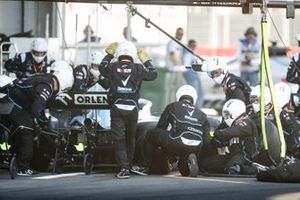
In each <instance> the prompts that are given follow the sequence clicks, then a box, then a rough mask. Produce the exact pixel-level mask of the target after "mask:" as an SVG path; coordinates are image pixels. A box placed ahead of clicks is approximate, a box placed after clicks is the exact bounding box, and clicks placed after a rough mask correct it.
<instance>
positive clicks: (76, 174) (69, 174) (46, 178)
mask: <svg viewBox="0 0 300 200" xmlns="http://www.w3.org/2000/svg"><path fill="white" fill-rule="evenodd" d="M81 175H85V173H83V172H78V173H68V174H57V175H47V176H39V177H33V178H32V179H38V180H49V179H56V178H64V177H72V176H81Z"/></svg>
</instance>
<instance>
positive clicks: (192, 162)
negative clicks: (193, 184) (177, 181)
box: [143, 85, 209, 176]
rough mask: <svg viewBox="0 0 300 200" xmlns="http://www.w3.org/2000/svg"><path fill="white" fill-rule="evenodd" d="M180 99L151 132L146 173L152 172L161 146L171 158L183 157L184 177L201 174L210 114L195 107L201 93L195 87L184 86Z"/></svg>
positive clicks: (166, 109) (178, 96) (181, 163)
mask: <svg viewBox="0 0 300 200" xmlns="http://www.w3.org/2000/svg"><path fill="white" fill-rule="evenodd" d="M176 99H177V101H176V102H174V103H171V104H169V105H168V106H167V107H166V108H165V110H164V111H163V113H162V115H161V117H160V119H159V121H158V124H157V126H156V128H154V129H151V130H149V131H148V132H147V135H146V138H145V142H144V143H145V163H144V165H145V166H146V167H145V169H144V171H143V172H144V173H148V172H149V168H150V166H151V162H153V158H154V152H155V149H156V148H157V147H161V148H162V149H163V151H164V152H166V154H167V155H168V156H179V157H180V159H179V163H178V168H179V171H180V172H181V174H182V175H183V176H188V175H190V176H197V175H198V171H199V167H198V155H199V153H200V151H201V148H202V146H203V143H204V142H206V141H207V140H206V139H207V137H208V134H209V122H208V120H207V117H206V114H204V113H203V112H202V111H201V110H200V109H198V108H197V107H195V103H196V101H197V92H196V90H195V89H194V88H193V87H192V86H190V85H183V86H181V87H180V88H179V89H178V90H177V92H176ZM155 164H157V163H154V165H155Z"/></svg>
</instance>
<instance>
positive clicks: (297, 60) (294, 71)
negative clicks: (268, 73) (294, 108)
mask: <svg viewBox="0 0 300 200" xmlns="http://www.w3.org/2000/svg"><path fill="white" fill-rule="evenodd" d="M299 70H300V53H297V54H295V55H294V56H293V58H292V61H291V62H290V65H289V68H288V71H287V74H286V80H287V81H288V82H290V83H295V84H298V85H300V71H299ZM298 93H299V90H298Z"/></svg>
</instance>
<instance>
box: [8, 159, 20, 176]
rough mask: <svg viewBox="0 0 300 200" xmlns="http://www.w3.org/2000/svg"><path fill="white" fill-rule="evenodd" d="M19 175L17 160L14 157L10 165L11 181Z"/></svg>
mask: <svg viewBox="0 0 300 200" xmlns="http://www.w3.org/2000/svg"><path fill="white" fill-rule="evenodd" d="M17 173H18V166H17V159H16V156H13V157H12V159H11V160H10V163H9V174H10V178H11V179H15V178H16V177H17Z"/></svg>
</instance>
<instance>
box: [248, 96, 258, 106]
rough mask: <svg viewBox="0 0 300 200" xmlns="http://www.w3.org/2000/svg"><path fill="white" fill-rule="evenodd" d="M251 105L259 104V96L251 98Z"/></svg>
mask: <svg viewBox="0 0 300 200" xmlns="http://www.w3.org/2000/svg"><path fill="white" fill-rule="evenodd" d="M250 103H251V104H259V98H258V96H250Z"/></svg>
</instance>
